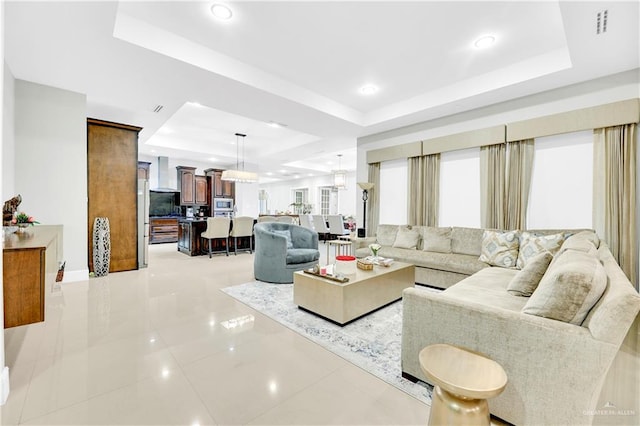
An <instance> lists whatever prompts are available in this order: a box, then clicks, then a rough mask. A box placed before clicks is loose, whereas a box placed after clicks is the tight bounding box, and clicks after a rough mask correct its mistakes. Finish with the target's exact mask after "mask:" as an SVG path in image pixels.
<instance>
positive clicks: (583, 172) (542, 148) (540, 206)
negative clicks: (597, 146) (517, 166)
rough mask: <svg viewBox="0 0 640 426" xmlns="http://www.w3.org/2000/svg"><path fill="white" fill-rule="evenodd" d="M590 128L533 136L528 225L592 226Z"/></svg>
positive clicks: (545, 226) (558, 226) (591, 139)
mask: <svg viewBox="0 0 640 426" xmlns="http://www.w3.org/2000/svg"><path fill="white" fill-rule="evenodd" d="M592 206H593V131H590V130H589V131H584V132H575V133H567V134H563V135H554V136H547V137H544V138H536V140H535V154H534V160H533V173H532V175H531V192H530V195H529V207H528V211H527V218H528V219H527V228H530V229H541V228H550V229H554V228H555V229H566V228H593V219H592V210H593V209H592Z"/></svg>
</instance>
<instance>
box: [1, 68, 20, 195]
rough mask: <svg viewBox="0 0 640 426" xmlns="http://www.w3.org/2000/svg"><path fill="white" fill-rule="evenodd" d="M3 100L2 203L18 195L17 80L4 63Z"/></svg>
mask: <svg viewBox="0 0 640 426" xmlns="http://www.w3.org/2000/svg"><path fill="white" fill-rule="evenodd" d="M3 65H4V67H3V71H4V76H3V82H4V83H3V88H4V97H3V99H2V201H3V202H4V201H6V200H8V199H10V198H11V197H13V196H15V195H17V194H16V192H15V178H14V170H15V164H14V161H13V160H14V157H15V130H14V127H15V126H14V120H15V117H14V116H15V79H14V78H13V74H11V70H10V69H9V67H8V66H7V64H6V63H3Z"/></svg>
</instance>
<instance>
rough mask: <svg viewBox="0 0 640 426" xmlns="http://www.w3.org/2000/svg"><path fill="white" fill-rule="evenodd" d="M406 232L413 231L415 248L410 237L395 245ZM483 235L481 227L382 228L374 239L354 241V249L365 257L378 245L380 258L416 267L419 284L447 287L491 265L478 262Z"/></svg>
mask: <svg viewBox="0 0 640 426" xmlns="http://www.w3.org/2000/svg"><path fill="white" fill-rule="evenodd" d="M403 231H408V232H405V233H407V234H408V233H410V231H414V237H415V236H417V240H416V245H415V246H411V243H412V242H413V240H411V238H410V237H407V238H406V239H404V240H403V241H398V243H397V244H395V243H396V239H397V237H398V233H399V232H403ZM482 234H483V230H482V229H478V228H462V227H452V228H432V227H427V226H411V227H410V226H407V225H379V226H378V229H377V232H376V236H375V237H367V238H359V239H357V240H355V241H354V242H353V249H354V252H355V256H356V257H359V258H360V257H366V256H369V255H370V254H371V251H370V250H369V244H372V243H378V244H380V245H381V246H382V247H381V249H380V251H379V252H378V255H379V256H382V257H390V258H392V259H395V260H398V261H401V262H407V263H412V264H413V265H415V266H416V268H415V274H416V279H415V282H416V283H418V284H425V285H430V286H434V287H440V288H447V287H449V286H451V285H453V284H455V283H457V282H458V281H460V280H462V279H464V278H466V277H468V276H470V275H472V274H474V273H476V272H478V271H479V270H481V269H484V268H486V267H488V266H489V265H488V264H486V263H484V262H481V261H479V260H478V258H479V256H480V248H481V244H482ZM447 240H448V243H447ZM425 242H426V243H427V244H425ZM430 242H433V244H431V243H430ZM401 243H406V244H401Z"/></svg>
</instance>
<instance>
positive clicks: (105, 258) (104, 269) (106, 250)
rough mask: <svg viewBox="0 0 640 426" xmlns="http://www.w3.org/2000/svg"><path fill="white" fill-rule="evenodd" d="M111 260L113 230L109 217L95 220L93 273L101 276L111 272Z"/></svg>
mask: <svg viewBox="0 0 640 426" xmlns="http://www.w3.org/2000/svg"><path fill="white" fill-rule="evenodd" d="M110 262H111V231H110V228H109V218H108V217H96V218H95V219H94V221H93V273H94V274H95V276H96V277H101V276H104V275H107V274H108V273H109V264H110Z"/></svg>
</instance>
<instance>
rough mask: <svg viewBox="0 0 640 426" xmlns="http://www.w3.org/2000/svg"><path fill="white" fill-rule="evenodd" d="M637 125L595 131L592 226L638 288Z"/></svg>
mask: <svg viewBox="0 0 640 426" xmlns="http://www.w3.org/2000/svg"><path fill="white" fill-rule="evenodd" d="M636 132H637V125H636V124H635V123H633V124H625V125H623V126H614V127H607V128H602V129H595V130H594V144H593V146H594V151H593V154H594V155H593V160H594V182H593V183H594V185H593V189H594V194H593V203H594V210H593V214H594V218H593V219H594V220H593V222H594V227H595V228H596V231H597V232H598V234H599V235H600V236H601V237H602V239H603V240H605V241H606V242H607V244H608V245H609V247H610V249H611V253H612V254H613V256H614V257H615V258H616V260H617V261H618V263H619V264H620V267H621V268H622V270H623V271H624V272H625V274H626V275H627V277H628V278H629V280H630V281H631V282H632V283H633V285H634V286H635V287H636V289H637V288H638V234H637V216H636V209H637V204H636V203H637V200H636V179H637V154H638V153H637V140H636V137H637V136H636Z"/></svg>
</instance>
